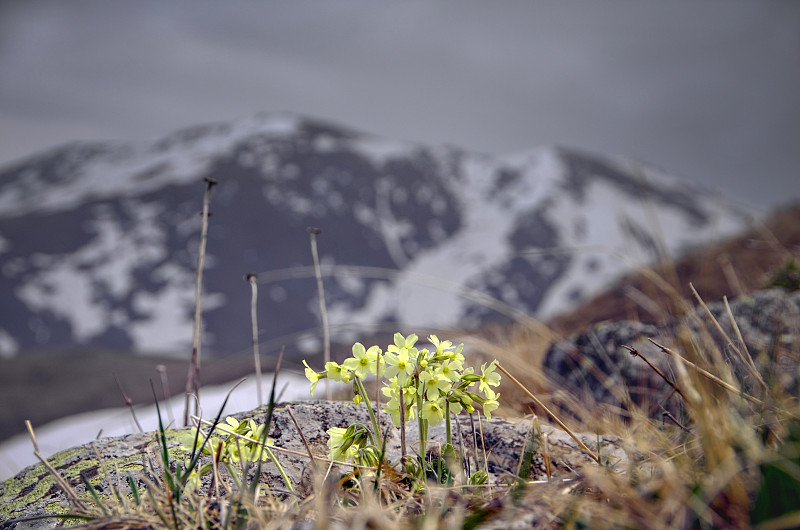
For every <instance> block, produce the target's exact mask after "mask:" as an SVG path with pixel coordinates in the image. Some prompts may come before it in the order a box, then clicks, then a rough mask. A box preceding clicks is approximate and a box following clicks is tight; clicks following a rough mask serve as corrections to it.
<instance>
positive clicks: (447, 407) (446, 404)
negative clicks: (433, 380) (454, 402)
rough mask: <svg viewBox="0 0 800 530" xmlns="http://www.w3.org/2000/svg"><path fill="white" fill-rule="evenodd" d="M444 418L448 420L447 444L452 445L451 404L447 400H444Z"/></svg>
mask: <svg viewBox="0 0 800 530" xmlns="http://www.w3.org/2000/svg"><path fill="white" fill-rule="evenodd" d="M444 417H445V418H447V421H446V422H445V431H446V433H447V443H448V444H450V445H452V444H453V442H452V440H451V439H450V402H449V401H448V400H447V399H445V400H444Z"/></svg>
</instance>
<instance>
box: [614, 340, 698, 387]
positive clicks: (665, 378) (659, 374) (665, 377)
mask: <svg viewBox="0 0 800 530" xmlns="http://www.w3.org/2000/svg"><path fill="white" fill-rule="evenodd" d="M623 348H625V349H626V350H628V351H629V352H631V355H633V356H634V357H639V358H640V359H641V360H643V361H644V362H645V363H647V366H649V367H650V368H652V370H653V371H654V372H655V373H657V374H658V376H659V377H660V378H661V379H663V380H664V381H666V382H667V384H668V385H669V386H671V387H672V388H673V389H675V392H677V393H678V394H679V395H680V396H681V397H682V398H683V399H684V400H686V396H684V395H683V392H681V389H680V388H678V387H677V385H675V383H673V382H672V381H671V380H670V379H669V377H667V376H666V375H665V374H664V372H662V371H661V370H659V369H658V368H657V367H656V366H655V365H653V363H651V362H650V361H648V360H647V357H645V356H644V355H642V354H641V353H639V350H637V349H636V348H631V347H630V346H623Z"/></svg>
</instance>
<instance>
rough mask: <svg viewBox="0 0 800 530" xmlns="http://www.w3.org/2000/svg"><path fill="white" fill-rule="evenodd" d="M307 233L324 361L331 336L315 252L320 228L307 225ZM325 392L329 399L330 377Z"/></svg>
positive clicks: (328, 352)
mask: <svg viewBox="0 0 800 530" xmlns="http://www.w3.org/2000/svg"><path fill="white" fill-rule="evenodd" d="M308 233H309V234H310V235H311V257H312V258H313V259H314V274H315V275H316V277H317V292H318V293H319V314H320V318H321V319H322V341H323V360H324V361H325V363H328V362H330V360H331V336H330V330H329V329H328V311H327V309H326V307H325V289H324V288H323V286H322V270H321V269H320V266H319V254H318V253H317V236H318V235H320V234H321V233H322V230H320V229H319V228H315V227H313V226H310V227H308ZM325 394H326V397H327V399H328V401H330V400H331V399H332V396H331V385H330V379H325Z"/></svg>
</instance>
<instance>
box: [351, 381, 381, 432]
mask: <svg viewBox="0 0 800 530" xmlns="http://www.w3.org/2000/svg"><path fill="white" fill-rule="evenodd" d="M353 377H354V378H355V380H356V386H358V393H359V394H361V397H362V399H363V400H364V404H365V405H366V406H367V410H368V411H369V419H370V420H371V421H372V428H373V430H374V431H375V438H374V439H375V440H378V442H379V443H380V442H381V440H383V438H382V437H381V436H382V435H383V433H382V432H381V430H380V428H379V427H378V420H377V419H376V418H375V413H374V412H373V411H372V404H371V403H370V402H369V397H367V391H366V390H365V389H364V385H363V384H362V383H361V378H360V377H358V376H357V375H353Z"/></svg>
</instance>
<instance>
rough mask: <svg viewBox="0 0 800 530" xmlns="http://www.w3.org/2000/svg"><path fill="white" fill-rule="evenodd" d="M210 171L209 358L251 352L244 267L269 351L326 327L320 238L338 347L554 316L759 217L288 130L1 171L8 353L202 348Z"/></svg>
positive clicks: (290, 123) (526, 170) (641, 172)
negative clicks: (390, 335) (199, 295)
mask: <svg viewBox="0 0 800 530" xmlns="http://www.w3.org/2000/svg"><path fill="white" fill-rule="evenodd" d="M204 177H212V178H214V179H215V180H217V181H218V182H219V185H218V186H216V187H215V188H214V190H213V195H212V199H211V211H212V213H213V215H212V217H211V219H210V227H209V234H208V258H207V261H206V264H207V266H206V272H205V294H204V309H205V312H204V315H205V341H204V351H206V352H208V351H211V352H213V353H214V354H218V355H226V354H230V353H235V352H238V351H241V350H243V349H246V348H247V347H248V345H249V344H250V340H251V339H250V320H249V319H250V316H249V311H250V286H249V285H248V284H247V283H246V282H245V281H244V280H243V275H244V274H245V273H248V272H255V273H259V281H260V285H259V290H260V291H259V296H260V298H259V316H260V329H261V333H262V339H263V340H264V341H267V342H269V341H274V343H275V344H277V347H278V348H279V347H280V345H281V344H287V343H290V342H291V340H290V338H289V337H290V336H292V334H298V333H301V332H303V331H304V330H309V329H313V328H316V327H317V326H318V322H319V317H318V312H319V311H318V302H317V294H316V282H315V280H314V277H313V269H312V267H311V264H312V258H311V251H310V243H309V236H308V233H307V227H309V226H315V227H319V228H321V229H322V234H321V235H320V236H319V239H318V245H319V251H320V256H321V261H322V264H323V267H324V270H325V272H326V277H325V279H324V282H325V296H326V299H327V306H328V308H329V319H330V322H331V325H332V327H333V329H334V337H336V333H340V331H337V330H341V329H342V328H344V327H347V326H350V329H351V330H352V329H356V330H360V331H362V332H363V330H369V329H374V328H375V327H377V326H381V325H382V324H392V325H394V323H395V322H399V323H401V324H403V325H405V326H411V327H415V326H419V327H423V328H431V327H437V326H439V327H445V326H459V327H470V326H474V325H478V324H481V323H485V322H488V321H495V320H498V319H501V318H507V317H508V315H513V313H514V312H515V311H521V312H525V313H528V314H530V315H535V316H537V317H546V316H550V315H553V314H555V313H557V312H560V311H564V310H567V309H569V308H570V307H572V306H574V305H575V304H577V303H578V302H579V301H581V300H583V299H585V298H586V297H588V296H590V295H592V294H593V293H596V292H597V291H598V290H600V289H602V288H603V287H604V286H607V285H608V283H609V282H610V281H611V280H613V279H614V278H616V277H618V276H619V275H620V274H621V273H623V272H625V271H627V270H630V269H631V268H632V267H635V266H638V265H641V264H644V263H647V262H650V261H652V260H653V259H655V258H657V257H659V256H663V255H666V254H675V253H678V252H680V251H681V250H682V249H685V248H686V247H689V246H698V245H703V244H706V243H708V242H710V241H711V240H712V239H715V238H718V237H721V236H723V235H728V234H731V233H733V232H735V231H737V230H739V229H741V228H743V227H744V226H745V224H746V223H747V219H748V218H747V216H746V215H745V214H744V213H743V212H741V211H739V210H737V209H736V208H733V207H732V206H731V205H729V204H727V203H726V202H725V201H724V200H723V199H721V198H719V197H715V196H714V195H712V194H710V193H709V192H707V191H704V190H701V189H698V188H696V187H693V186H691V185H690V184H688V183H687V182H684V181H681V180H679V179H677V178H674V177H672V176H669V175H666V174H664V173H661V172H658V171H655V170H653V169H649V168H645V167H643V166H641V165H639V164H636V163H633V162H632V161H629V160H625V159H622V158H612V157H605V156H595V155H590V154H586V153H582V152H577V151H573V150H567V149H560V148H558V149H557V148H545V149H538V150H532V151H529V152H525V153H521V154H517V155H513V156H505V157H493V156H487V155H482V154H476V153H472V152H467V151H464V150H460V149H457V148H452V147H442V146H439V147H430V146H425V145H418V144H413V143H406V142H398V141H392V140H388V139H383V138H379V137H375V136H371V135H368V134H362V133H358V132H354V131H352V130H348V129H346V128H343V127H340V126H337V125H332V124H328V123H324V122H320V121H316V120H312V119H306V118H303V117H299V116H296V115H290V114H262V115H257V116H255V117H253V118H251V119H247V120H243V121H240V122H234V123H223V124H213V125H206V126H199V127H193V128H189V129H185V130H181V131H178V132H176V133H174V134H171V135H169V136H166V137H164V138H161V139H158V140H156V141H152V142H144V143H136V144H133V143H74V144H69V145H65V146H62V147H59V148H56V149H53V150H50V151H47V152H44V153H42V154H40V155H36V156H33V157H30V158H27V159H24V160H22V161H19V162H17V163H15V164H13V165H11V166H7V167H5V168H3V169H0V273H1V276H0V315H2V317H1V318H0V352H2V353H3V354H4V355H6V356H9V355H12V354H14V353H15V352H17V351H26V350H30V349H41V348H49V347H58V346H66V345H76V344H91V345H98V346H103V347H113V348H125V349H133V350H136V351H139V352H179V353H182V354H185V352H187V351H189V344H190V342H191V337H192V316H193V305H194V275H195V266H196V259H197V249H198V243H199V232H200V221H201V218H200V215H199V212H200V210H201V206H202V204H201V203H202V196H203V192H204V187H205V185H204V183H203V178H204ZM490 299H491V300H496V301H499V302H500V304H498V303H497V302H494V301H490ZM498 309H499V310H500V312H498ZM305 347H306V348H309V347H311V348H313V347H314V344H313V343H309V342H306V343H305Z"/></svg>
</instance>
